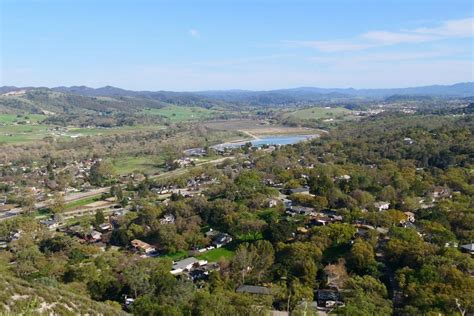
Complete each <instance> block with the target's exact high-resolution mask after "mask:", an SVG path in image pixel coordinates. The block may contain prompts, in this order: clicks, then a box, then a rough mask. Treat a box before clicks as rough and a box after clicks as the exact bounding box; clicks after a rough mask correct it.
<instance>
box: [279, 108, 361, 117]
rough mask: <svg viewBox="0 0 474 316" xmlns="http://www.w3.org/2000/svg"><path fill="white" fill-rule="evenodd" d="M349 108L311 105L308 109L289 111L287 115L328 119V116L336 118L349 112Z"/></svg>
mask: <svg viewBox="0 0 474 316" xmlns="http://www.w3.org/2000/svg"><path fill="white" fill-rule="evenodd" d="M351 112H352V111H351V110H348V109H345V108H321V107H313V108H308V109H302V110H297V111H294V112H290V113H288V114H287V116H292V117H295V118H298V119H301V120H309V119H315V120H318V119H330V118H337V117H343V116H347V115H350V114H351Z"/></svg>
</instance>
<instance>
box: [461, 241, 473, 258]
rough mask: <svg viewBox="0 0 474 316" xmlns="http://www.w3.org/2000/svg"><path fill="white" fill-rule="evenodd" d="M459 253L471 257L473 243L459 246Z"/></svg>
mask: <svg viewBox="0 0 474 316" xmlns="http://www.w3.org/2000/svg"><path fill="white" fill-rule="evenodd" d="M461 251H463V252H466V253H469V254H470V255H471V256H474V243H470V244H465V245H461Z"/></svg>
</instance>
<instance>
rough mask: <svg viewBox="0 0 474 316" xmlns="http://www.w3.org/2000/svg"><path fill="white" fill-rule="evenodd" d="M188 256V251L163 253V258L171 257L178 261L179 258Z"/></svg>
mask: <svg viewBox="0 0 474 316" xmlns="http://www.w3.org/2000/svg"><path fill="white" fill-rule="evenodd" d="M187 257H188V252H187V251H178V252H175V253H170V254H166V255H163V256H162V258H169V259H171V260H173V261H178V260H181V259H184V258H187Z"/></svg>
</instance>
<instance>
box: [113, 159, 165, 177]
mask: <svg viewBox="0 0 474 316" xmlns="http://www.w3.org/2000/svg"><path fill="white" fill-rule="evenodd" d="M110 162H111V163H112V165H113V166H114V168H115V170H116V171H117V173H119V174H121V175H126V174H130V173H132V172H134V171H140V172H143V173H148V174H155V173H157V172H159V171H162V170H163V168H162V165H163V162H164V161H163V159H162V157H159V156H140V157H134V156H125V157H119V158H114V159H111V160H110Z"/></svg>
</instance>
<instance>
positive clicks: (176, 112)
mask: <svg viewBox="0 0 474 316" xmlns="http://www.w3.org/2000/svg"><path fill="white" fill-rule="evenodd" d="M145 113H147V114H151V115H159V116H163V117H165V118H167V119H169V120H170V121H171V122H175V123H176V122H184V121H199V120H206V119H210V118H212V117H213V116H215V115H217V114H219V112H217V111H214V110H208V109H205V108H201V107H189V106H176V105H173V106H167V107H164V108H161V109H147V110H145Z"/></svg>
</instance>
